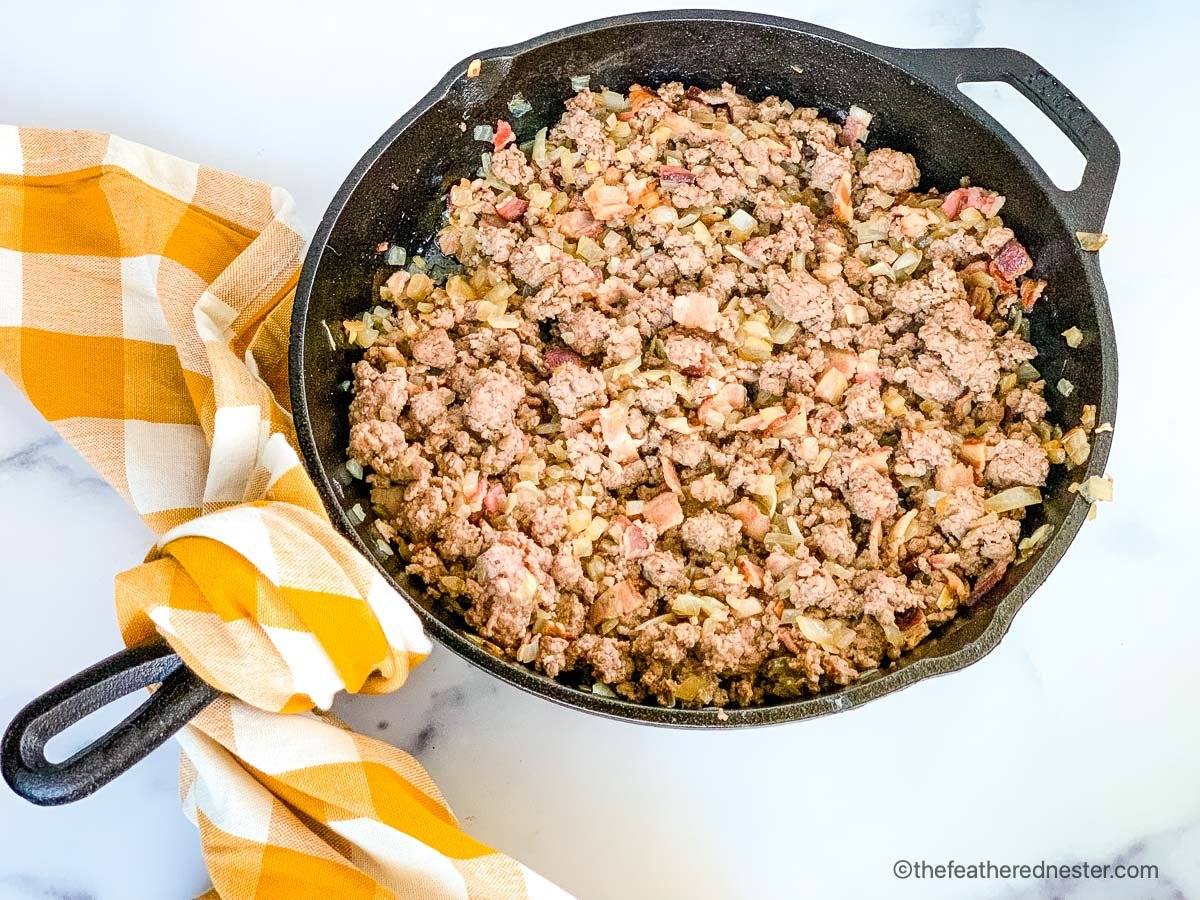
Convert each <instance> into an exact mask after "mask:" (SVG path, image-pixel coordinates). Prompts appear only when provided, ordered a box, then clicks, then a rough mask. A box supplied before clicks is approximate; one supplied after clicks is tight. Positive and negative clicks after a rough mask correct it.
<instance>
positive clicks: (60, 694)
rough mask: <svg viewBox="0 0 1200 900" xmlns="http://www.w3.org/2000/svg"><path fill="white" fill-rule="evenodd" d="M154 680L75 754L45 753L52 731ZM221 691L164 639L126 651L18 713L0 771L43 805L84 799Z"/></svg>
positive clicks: (3, 744)
mask: <svg viewBox="0 0 1200 900" xmlns="http://www.w3.org/2000/svg"><path fill="white" fill-rule="evenodd" d="M155 684H157V685H159V688H158V690H156V691H155V692H154V693H153V694H152V695H151V696H150V697H149V699H147V700H146V702H145V703H143V704H142V705H141V706H139V707H138V708H137V709H136V710H134V711H133V712H132V713H130V715H129V716H128V717H127V718H126V719H125V720H124V721H122V722H121V723H120V724H118V725H116V726H114V727H113V728H112V729H111V730H109V731H108V732H107V733H105V734H102V735H101V736H100V737H98V738H96V740H94V741H93V742H92V743H90V744H89V745H88V746H86V747H84V748H83V749H82V750H80V751H79V752H78V753H76V754H75V755H74V756H72V757H71V758H70V759H66V760H63V761H62V762H59V763H52V762H50V761H49V760H48V759H46V743H47V741H49V740H50V739H51V738H52V737H54V736H55V735H57V734H61V733H62V732H63V731H65V730H66V729H67V728H68V727H70V726H71V725H74V724H75V723H76V722H78V721H79V720H80V719H82V718H83V717H84V716H87V715H89V714H90V713H93V712H95V711H96V710H98V709H100V708H101V707H102V706H107V705H108V704H109V703H112V702H113V701H114V700H117V699H119V698H121V697H124V696H125V695H126V694H131V693H133V692H134V691H136V690H138V689H140V688H145V687H150V686H151V685H155ZM218 696H220V692H219V691H217V689H216V688H214V687H212V686H210V685H209V684H208V683H206V682H204V681H202V680H201V679H200V678H199V676H197V675H196V674H195V673H193V672H192V670H191V669H189V668H188V667H187V666H185V665H184V664H183V660H182V659H180V658H179V656H178V654H176V653H175V652H174V651H172V650H171V648H170V647H168V646H167V645H166V644H163V643H160V642H157V641H155V642H153V643H149V644H141V645H139V646H137V647H131V648H129V649H128V650H122V651H121V652H120V653H116V654H114V655H113V656H110V657H109V658H108V659H105V660H101V661H100V662H98V663H96V664H95V665H94V666H90V667H88V668H86V669H84V670H83V671H82V672H80V673H79V674H77V675H73V676H71V677H70V678H68V679H67V680H66V681H64V682H63V683H62V684H60V685H58V686H57V687H53V688H51V689H50V690H48V691H47V692H46V693H44V694H42V696H40V697H38V698H37V699H36V700H34V701H33V702H32V703H30V704H29V705H28V706H26V707H25V708H24V709H22V710H21V711H20V712H19V713H17V715H16V718H14V719H13V720H12V722H11V723H10V724H9V726H8V729H7V730H6V731H5V733H4V738H3V740H2V741H0V771H2V772H3V775H4V780H5V781H7V782H8V784H9V787H11V788H12V789H13V790H14V791H16V793H17V794H19V795H20V796H22V797H24V798H25V799H26V800H28V801H29V802H30V803H35V804H37V805H38V806H57V805H59V804H63V803H72V802H74V801H76V800H81V799H83V798H84V797H86V796H88V795H89V794H91V793H92V792H93V791H95V790H97V789H99V788H101V787H103V786H104V785H106V784H108V782H110V781H112V780H113V779H114V778H116V777H117V776H118V775H120V774H122V773H123V772H125V771H126V770H128V769H129V768H130V767H132V766H133V765H134V764H135V763H137V762H140V761H141V760H142V759H144V758H145V757H146V756H148V755H149V754H150V752H151V751H153V750H154V749H156V748H157V747H158V746H159V745H161V744H162V743H163V742H165V741H166V740H167V738H169V737H170V736H171V735H173V734H174V733H175V732H176V731H178V730H179V729H180V728H182V727H183V726H184V725H186V724H187V723H188V721H189V720H190V719H191V718H192V717H193V716H195V715H196V714H197V713H199V712H200V711H201V710H202V709H204V708H205V707H206V706H208V705H209V704H210V703H212V702H213V701H214V700H215V699H216V698H217V697H218Z"/></svg>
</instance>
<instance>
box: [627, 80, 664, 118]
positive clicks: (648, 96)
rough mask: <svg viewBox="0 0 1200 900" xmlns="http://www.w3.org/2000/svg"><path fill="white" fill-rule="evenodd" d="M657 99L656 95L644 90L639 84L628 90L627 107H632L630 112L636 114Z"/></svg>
mask: <svg viewBox="0 0 1200 900" xmlns="http://www.w3.org/2000/svg"><path fill="white" fill-rule="evenodd" d="M657 99H658V95H657V94H655V93H653V92H651V91H648V90H646V89H645V88H644V87H642V86H641V85H640V84H635V85H634V86H633V87H631V88H630V89H629V105H630V107H632V109H631V112H637V111H638V110H639V109H641V108H642V107H643V106H645V105H646V104H647V103H653V102H654V101H655V100H657Z"/></svg>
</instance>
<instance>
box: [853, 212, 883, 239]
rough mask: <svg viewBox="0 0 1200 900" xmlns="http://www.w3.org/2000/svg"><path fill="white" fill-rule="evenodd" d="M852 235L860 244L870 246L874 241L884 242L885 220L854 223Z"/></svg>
mask: <svg viewBox="0 0 1200 900" xmlns="http://www.w3.org/2000/svg"><path fill="white" fill-rule="evenodd" d="M854 233H855V235H856V236H857V237H858V242H859V243H860V244H871V243H874V242H875V241H882V240H885V239H886V238H887V233H888V225H887V219H884V218H882V217H881V218H876V219H869V220H868V221H866V222H856V223H855V224H854Z"/></svg>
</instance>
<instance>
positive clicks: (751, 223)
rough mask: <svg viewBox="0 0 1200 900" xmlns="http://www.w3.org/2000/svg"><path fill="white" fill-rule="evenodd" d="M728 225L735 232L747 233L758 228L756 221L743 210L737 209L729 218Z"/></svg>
mask: <svg viewBox="0 0 1200 900" xmlns="http://www.w3.org/2000/svg"><path fill="white" fill-rule="evenodd" d="M729 224H730V225H732V226H733V228H734V229H735V230H736V231H743V232H749V231H753V230H754V229H755V228H757V227H758V220H756V219H755V218H754V216H752V215H750V213H748V212H746V211H745V210H744V209H739V210H737V211H736V212H735V213H734V214H733V215H732V216H730V217H729Z"/></svg>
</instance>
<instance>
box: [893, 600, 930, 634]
mask: <svg viewBox="0 0 1200 900" xmlns="http://www.w3.org/2000/svg"><path fill="white" fill-rule="evenodd" d="M924 621H925V613H924V611H923V610H922V609H921V607H919V606H913V607H910V608H909V609H905V610H901V611H900V612H898V613H896V627H897V628H899V629H900V630H901V631H908V629H910V628H913V627H915V626H917V625H920V624H921V623H922V622H924Z"/></svg>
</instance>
